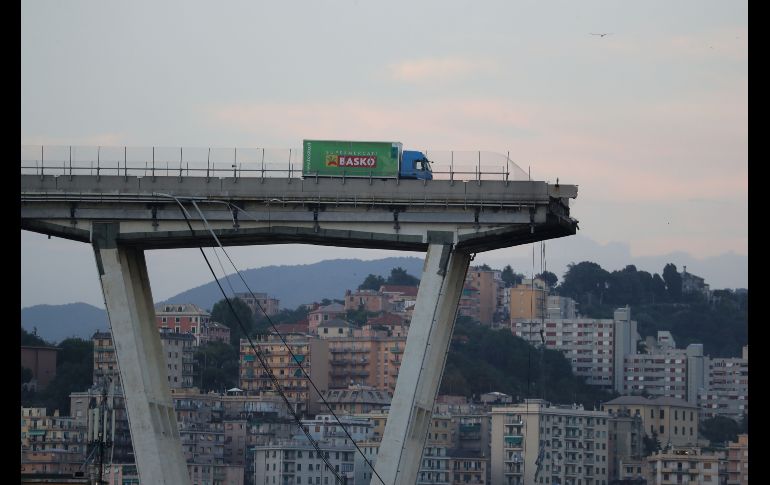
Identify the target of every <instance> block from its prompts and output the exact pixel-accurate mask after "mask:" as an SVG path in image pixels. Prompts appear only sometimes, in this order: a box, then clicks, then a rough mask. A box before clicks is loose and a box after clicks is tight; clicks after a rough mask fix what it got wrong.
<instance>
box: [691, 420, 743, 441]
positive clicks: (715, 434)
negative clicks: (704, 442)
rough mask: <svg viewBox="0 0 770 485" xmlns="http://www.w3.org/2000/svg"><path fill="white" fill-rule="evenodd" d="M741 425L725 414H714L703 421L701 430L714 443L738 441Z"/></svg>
mask: <svg viewBox="0 0 770 485" xmlns="http://www.w3.org/2000/svg"><path fill="white" fill-rule="evenodd" d="M739 431H740V425H739V424H738V423H737V422H736V421H735V420H734V419H730V418H726V417H724V416H714V417H713V418H710V419H707V420H705V421H703V422H702V423H701V425H700V432H701V434H702V435H703V436H705V437H706V438H707V439H708V440H709V441H711V442H712V443H727V442H728V441H736V440H737V439H738V432H739Z"/></svg>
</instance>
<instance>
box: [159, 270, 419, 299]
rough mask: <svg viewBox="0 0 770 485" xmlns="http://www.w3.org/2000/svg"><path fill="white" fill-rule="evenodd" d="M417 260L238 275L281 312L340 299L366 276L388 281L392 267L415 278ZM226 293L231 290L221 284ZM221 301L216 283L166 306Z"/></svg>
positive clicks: (240, 288)
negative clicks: (277, 302) (273, 300)
mask: <svg viewBox="0 0 770 485" xmlns="http://www.w3.org/2000/svg"><path fill="white" fill-rule="evenodd" d="M422 263H423V260H422V259H420V258H414V257H406V258H384V259H376V260H372V261H361V260H360V259H334V260H329V261H321V262H319V263H314V264H303V265H295V266H265V267H263V268H256V269H248V270H245V271H242V272H241V274H242V275H243V278H244V279H245V280H246V283H247V284H248V285H249V287H250V288H251V290H252V291H253V292H254V293H258V292H265V293H267V294H269V295H271V296H274V297H276V298H278V299H279V300H281V308H289V309H294V308H297V306H299V305H301V304H303V303H311V302H314V301H321V300H322V299H324V298H329V299H334V298H338V299H339V298H343V297H344V296H345V290H354V289H356V288H357V287H358V285H360V284H361V282H363V281H364V279H365V278H366V277H367V275H369V274H375V275H380V276H383V277H387V276H388V275H389V274H390V270H391V269H393V268H395V267H398V266H400V267H402V268H404V269H405V270H406V271H407V272H408V273H409V274H412V275H415V276H417V277H419V276H420V274H421V273H422ZM230 283H231V284H232V285H233V288H234V289H235V291H236V292H241V291H246V288H245V287H244V286H243V283H242V282H241V280H240V278H238V276H231V277H230ZM222 286H223V287H224V288H225V289H226V291H228V292H229V291H230V286H229V285H228V284H227V283H225V281H222ZM221 299H222V294H221V293H220V291H219V288H218V287H217V285H216V283H215V282H213V281H212V282H211V283H207V284H205V285H201V286H198V287H196V288H192V289H190V290H187V291H183V292H182V293H179V294H177V295H174V296H172V297H171V298H168V299H167V300H166V301H168V302H184V303H195V304H196V305H198V306H200V307H201V308H206V309H209V310H210V309H211V307H212V306H214V303H216V302H218V301H219V300H221Z"/></svg>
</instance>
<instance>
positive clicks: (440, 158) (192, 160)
mask: <svg viewBox="0 0 770 485" xmlns="http://www.w3.org/2000/svg"><path fill="white" fill-rule="evenodd" d="M423 153H425V154H426V156H427V158H428V159H429V160H430V161H431V168H432V171H433V178H434V180H452V181H477V182H481V181H482V180H504V181H514V180H529V175H528V174H527V172H525V171H524V170H522V169H521V168H520V167H519V166H518V165H517V164H516V163H514V162H513V161H511V159H510V156H509V155H507V154H506V155H503V154H500V153H495V152H489V151H450V150H436V151H430V150H429V151H424V152H423ZM21 173H22V174H24V175H39V176H45V175H54V176H62V175H63V176H76V175H95V176H102V175H104V176H107V175H111V176H115V175H117V176H125V177H129V176H131V177H153V176H157V177H161V176H162V177H180V178H185V177H208V178H245V177H247V178H296V179H298V178H302V150H300V149H296V148H285V149H274V148H195V147H114V146H104V147H99V146H74V145H73V146H49V145H45V146H41V145H22V146H21Z"/></svg>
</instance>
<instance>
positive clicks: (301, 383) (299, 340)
mask: <svg viewBox="0 0 770 485" xmlns="http://www.w3.org/2000/svg"><path fill="white" fill-rule="evenodd" d="M339 306H340V307H341V306H342V305H339ZM283 337H284V339H285V340H286V342H287V344H288V345H289V347H290V349H291V351H290V350H289V349H288V348H287V347H286V345H284V343H283V341H282V340H281V339H280V338H278V336H277V335H272V334H271V335H259V336H257V338H256V339H255V340H254V345H255V347H256V349H257V351H258V352H260V355H262V356H263V358H264V360H265V361H266V363H267V365H268V366H269V367H270V369H271V370H272V373H273V376H274V377H275V378H276V380H277V381H278V384H279V385H280V387H281V388H282V389H283V391H284V393H285V395H286V397H287V399H288V400H289V401H290V402H291V403H292V404H293V405H294V408H295V412H297V413H300V414H302V413H309V414H315V413H316V412H317V411H318V409H319V408H318V400H319V399H320V395H319V394H318V392H323V391H325V390H327V389H328V388H329V375H330V367H329V362H330V360H331V359H330V354H329V347H330V345H329V343H328V342H327V341H326V340H324V339H319V338H317V337H313V336H307V335H293V334H289V335H284V336H283ZM292 354H293V355H292ZM300 366H302V369H304V371H305V373H307V375H308V376H310V378H311V379H312V380H313V383H314V384H315V386H316V388H317V389H318V392H316V388H313V387H312V386H311V385H310V384H309V383H308V380H307V378H306V377H305V373H303V372H302V369H300ZM239 387H240V388H241V389H243V390H244V391H245V392H246V394H247V395H250V396H262V395H273V396H274V395H278V394H277V392H278V391H277V389H276V387H275V385H274V383H273V380H272V378H271V377H270V375H269V374H268V373H267V372H266V370H265V369H263V367H262V365H261V363H260V360H259V359H258V358H257V355H256V352H255V349H253V348H252V347H251V345H250V343H249V341H248V340H246V339H241V345H240V379H239Z"/></svg>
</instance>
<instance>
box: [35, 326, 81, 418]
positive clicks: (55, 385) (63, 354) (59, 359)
mask: <svg viewBox="0 0 770 485" xmlns="http://www.w3.org/2000/svg"><path fill="white" fill-rule="evenodd" d="M93 353H94V345H93V342H92V341H91V340H83V339H79V338H68V339H65V340H62V341H61V343H60V344H59V352H58V353H57V356H56V377H54V378H53V380H51V382H49V383H48V386H47V387H46V388H45V389H44V390H43V391H41V392H39V393H37V398H39V399H40V401H41V402H42V404H43V405H44V406H45V407H46V408H48V410H49V411H50V412H53V410H54V409H58V410H59V413H60V414H62V415H68V414H69V411H70V394H71V393H73V392H76V391H85V390H86V389H88V388H89V387H91V384H92V376H93V358H94V357H93Z"/></svg>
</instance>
